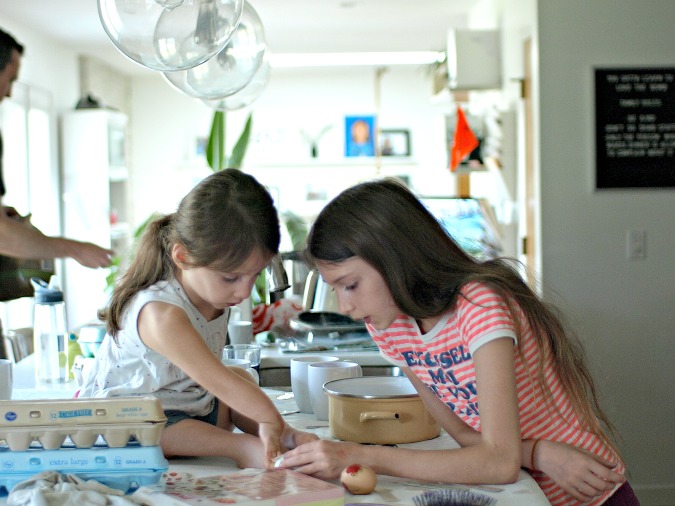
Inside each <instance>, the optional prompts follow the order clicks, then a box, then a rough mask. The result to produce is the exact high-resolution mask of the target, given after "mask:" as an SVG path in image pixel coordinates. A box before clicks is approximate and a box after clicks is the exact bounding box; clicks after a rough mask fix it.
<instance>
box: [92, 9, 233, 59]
mask: <svg viewBox="0 0 675 506" xmlns="http://www.w3.org/2000/svg"><path fill="white" fill-rule="evenodd" d="M243 8H244V0H98V14H99V18H100V19H101V24H102V25H103V29H104V30H105V32H106V33H107V34H108V37H110V40H111V41H112V42H113V44H114V45H115V46H116V47H117V49H119V50H120V51H121V52H122V53H123V54H124V55H125V56H127V57H128V58H131V59H132V60H134V61H135V62H137V63H140V64H141V65H143V66H145V67H147V68H149V69H152V70H161V71H168V70H183V69H188V68H191V67H194V66H195V65H199V64H201V63H203V62H205V61H207V60H208V59H209V58H211V57H213V56H214V55H216V54H218V53H219V52H220V51H221V50H222V49H223V47H225V44H227V42H228V41H229V40H230V37H231V36H232V34H233V33H234V31H235V30H236V28H237V26H238V25H239V22H240V21H241V15H242V12H243Z"/></svg>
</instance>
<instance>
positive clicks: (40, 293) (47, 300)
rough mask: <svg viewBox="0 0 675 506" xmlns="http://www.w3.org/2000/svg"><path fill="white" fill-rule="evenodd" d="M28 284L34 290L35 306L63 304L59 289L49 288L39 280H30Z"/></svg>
mask: <svg viewBox="0 0 675 506" xmlns="http://www.w3.org/2000/svg"><path fill="white" fill-rule="evenodd" d="M30 282H31V284H32V285H33V288H34V289H35V302H36V303H37V304H54V303H56V302H63V292H62V291H61V290H60V288H56V289H53V288H50V287H49V285H48V284H47V283H45V282H44V280H42V279H40V278H31V279H30Z"/></svg>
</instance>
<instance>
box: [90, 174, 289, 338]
mask: <svg viewBox="0 0 675 506" xmlns="http://www.w3.org/2000/svg"><path fill="white" fill-rule="evenodd" d="M279 241H280V232H279V217H278V216H277V211H276V209H275V207H274V202H273V201H272V197H271V196H270V194H269V193H268V192H267V190H266V189H265V188H264V187H263V186H262V185H261V184H260V183H259V182H258V181H257V180H256V179H255V178H253V177H252V176H250V175H248V174H245V173H243V172H241V171H239V170H237V169H225V170H222V171H219V172H216V173H215V174H212V175H211V176H209V177H207V178H206V179H204V180H203V181H201V182H200V183H199V184H198V185H197V186H195V187H194V188H193V189H192V191H190V193H188V194H187V195H186V196H185V197H184V198H183V200H181V202H180V205H179V206H178V210H177V211H176V212H175V213H173V214H168V215H165V216H161V217H158V218H156V219H155V220H153V221H151V222H150V223H149V224H148V226H147V228H146V229H145V231H144V233H143V235H142V237H141V240H140V242H139V244H138V247H137V250H136V254H135V256H134V259H133V260H132V262H131V265H130V266H129V269H128V270H127V271H126V272H125V274H124V276H123V277H122V279H121V280H120V282H119V283H118V284H117V286H116V287H115V290H114V291H113V295H112V297H111V300H110V304H109V305H108V307H107V308H105V309H104V310H103V311H101V312H100V313H99V318H101V320H104V321H107V331H108V333H109V334H111V335H112V336H113V337H114V338H115V337H116V336H117V333H118V332H119V330H120V329H121V322H122V317H123V315H124V311H125V309H126V308H127V307H128V305H129V303H130V301H131V299H132V298H133V297H134V295H136V294H137V293H138V292H139V291H141V290H144V289H145V288H148V287H150V286H152V285H153V284H155V283H156V282H158V281H161V280H166V279H170V278H171V277H173V275H174V273H175V269H176V266H175V264H174V262H173V260H172V258H171V249H172V247H173V245H174V244H182V245H183V246H185V248H186V249H187V251H188V253H189V261H190V264H189V265H191V266H194V267H210V268H213V269H214V270H219V271H228V270H230V269H234V268H236V267H238V266H239V265H241V264H242V263H243V262H244V261H245V260H246V259H247V258H248V257H249V256H250V255H251V253H252V252H253V251H254V250H256V249H257V250H259V251H261V252H262V253H263V254H265V255H267V256H268V257H269V258H272V256H274V255H275V254H276V253H277V252H278V251H279Z"/></svg>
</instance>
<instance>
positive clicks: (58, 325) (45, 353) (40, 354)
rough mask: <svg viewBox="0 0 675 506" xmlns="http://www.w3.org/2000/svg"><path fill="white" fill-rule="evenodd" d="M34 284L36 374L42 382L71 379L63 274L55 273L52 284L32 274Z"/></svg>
mask: <svg viewBox="0 0 675 506" xmlns="http://www.w3.org/2000/svg"><path fill="white" fill-rule="evenodd" d="M31 284H32V285H33V288H34V289H35V307H34V321H33V339H34V353H35V378H36V380H37V381H38V382H41V383H63V382H65V381H67V380H68V348H67V341H68V331H67V330H66V304H65V302H63V292H62V291H61V286H60V283H59V278H58V277H57V276H52V277H51V278H50V280H49V284H47V283H45V282H44V280H42V279H40V278H31Z"/></svg>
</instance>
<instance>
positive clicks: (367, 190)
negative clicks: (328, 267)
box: [305, 179, 616, 450]
mask: <svg viewBox="0 0 675 506" xmlns="http://www.w3.org/2000/svg"><path fill="white" fill-rule="evenodd" d="M355 256H356V257H359V258H361V259H362V260H364V261H365V262H367V263H368V264H370V265H371V266H372V267H373V268H375V270H377V271H378V272H379V273H380V275H381V276H382V277H383V279H384V282H385V283H386V285H387V287H388V289H389V292H390V293H391V296H392V298H393V300H394V302H395V303H396V306H397V307H398V308H399V309H400V310H401V311H402V312H404V313H405V314H407V315H408V316H410V317H412V318H415V319H422V318H429V317H433V316H438V315H440V314H442V313H444V312H446V311H447V310H449V309H450V308H452V307H453V306H454V305H455V303H456V301H457V300H458V297H463V296H464V295H463V294H462V293H461V288H462V287H463V286H464V285H465V284H466V283H468V282H471V281H476V282H480V283H485V284H487V285H488V286H490V287H491V288H492V289H494V290H495V291H496V292H497V293H498V294H499V295H500V296H501V297H502V299H503V300H504V301H505V303H506V304H507V306H508V308H509V311H510V313H511V315H512V320H513V322H514V326H515V331H516V335H517V337H518V344H519V347H518V351H519V352H520V353H521V356H522V350H521V348H520V346H521V343H522V339H521V333H520V330H521V329H520V323H519V318H518V317H517V316H516V315H517V308H518V307H520V308H521V309H522V311H523V313H524V315H525V317H526V318H527V321H528V323H529V324H530V327H531V328H532V332H533V335H534V336H535V339H536V340H537V344H538V347H539V349H540V350H541V351H542V353H541V354H540V357H541V358H540V361H539V365H538V368H537V369H538V370H537V371H536V372H534V375H533V374H532V371H531V372H530V376H531V377H534V378H537V380H536V381H537V382H538V384H539V385H540V388H541V389H542V391H543V392H544V395H545V397H546V398H547V399H548V401H550V404H551V405H553V404H554V403H553V402H552V399H553V397H552V393H551V392H550V390H549V388H548V387H547V385H546V382H545V381H544V376H543V367H544V358H545V357H552V361H553V366H554V368H555V369H556V372H557V373H558V377H559V378H560V381H561V383H562V384H563V387H564V388H565V391H566V392H567V394H568V395H569V398H570V401H571V402H572V404H573V406H574V407H575V410H576V412H577V413H578V414H579V417H580V419H581V420H582V421H583V423H584V424H585V426H586V428H588V429H589V430H591V431H592V432H594V433H595V434H597V435H598V436H599V437H600V438H601V439H602V440H603V441H605V442H606V443H607V444H608V445H610V446H611V447H612V448H614V449H615V450H616V446H615V445H614V444H613V443H612V442H611V441H610V440H609V439H608V438H607V436H606V435H605V433H604V431H603V430H602V427H601V426H600V424H599V422H598V418H599V419H600V420H601V421H602V422H603V423H604V424H605V425H606V426H607V428H608V429H609V430H610V431H611V432H612V433H614V430H613V427H612V425H611V424H610V423H609V420H608V419H607V417H606V416H605V415H604V413H603V412H602V410H601V408H600V405H599V403H598V399H597V393H596V389H595V386H594V383H593V379H592V377H591V375H590V372H589V370H588V368H587V366H586V363H585V359H584V354H583V349H582V347H581V343H580V342H579V340H578V339H577V338H576V336H575V335H573V334H571V333H569V332H567V331H566V330H565V328H564V325H563V323H562V317H561V315H560V314H559V313H558V310H557V309H556V308H555V307H554V306H552V305H549V304H547V303H545V302H544V301H542V300H541V299H540V298H539V297H538V296H537V295H536V294H535V293H534V292H533V290H532V289H531V288H530V287H529V286H528V285H527V283H525V281H524V280H523V279H522V277H521V275H520V274H519V272H518V269H517V267H518V263H517V262H516V261H513V260H508V259H503V258H498V259H492V260H487V261H478V260H476V259H474V258H473V257H471V256H469V255H468V254H466V253H465V252H464V251H463V250H462V249H461V248H460V247H459V246H458V245H457V244H456V243H455V241H454V240H453V239H452V238H451V237H450V236H449V235H448V234H447V233H446V232H445V230H444V229H443V227H442V226H441V225H440V224H439V222H438V221H437V220H436V218H434V216H433V215H432V214H431V213H430V212H429V211H428V210H427V209H426V207H424V205H423V204H422V203H421V202H420V201H419V200H418V199H417V198H416V197H415V195H413V194H412V193H411V192H410V191H409V190H408V189H407V188H406V187H405V186H403V184H401V183H400V182H398V181H396V180H394V179H385V180H379V181H371V182H366V183H361V184H358V185H356V186H353V187H352V188H349V189H347V190H345V191H343V192H342V193H341V194H340V195H338V196H337V197H336V198H335V199H333V200H332V201H331V202H330V203H328V205H327V206H326V207H324V209H323V210H322V211H321V213H320V214H319V216H318V217H317V219H316V220H315V222H314V224H313V225H312V228H311V230H310V232H309V235H308V237H307V247H306V250H305V261H306V262H307V264H308V265H310V266H311V267H315V265H316V263H317V262H328V263H339V262H342V261H344V260H347V259H348V258H351V257H355ZM523 362H524V363H525V361H523ZM553 409H555V410H556V411H557V408H556V407H553ZM594 415H595V416H594ZM596 416H597V418H596Z"/></svg>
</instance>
